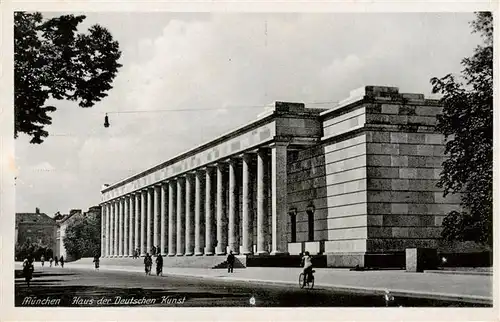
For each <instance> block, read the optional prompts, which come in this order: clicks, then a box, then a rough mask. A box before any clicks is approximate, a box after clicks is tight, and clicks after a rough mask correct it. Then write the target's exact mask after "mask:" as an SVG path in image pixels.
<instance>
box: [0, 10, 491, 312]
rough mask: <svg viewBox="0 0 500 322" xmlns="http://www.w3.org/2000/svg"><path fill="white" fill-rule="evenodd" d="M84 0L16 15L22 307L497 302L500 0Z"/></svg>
mask: <svg viewBox="0 0 500 322" xmlns="http://www.w3.org/2000/svg"><path fill="white" fill-rule="evenodd" d="M64 8H66V9H61V10H54V7H52V9H50V10H38V9H37V10H32V9H36V8H34V7H30V9H29V10H25V9H23V8H22V7H20V8H16V7H15V6H13V8H12V9H13V10H12V11H10V12H9V13H3V14H2V15H3V16H4V17H5V16H7V15H9V16H10V18H9V20H8V21H10V23H12V28H11V31H12V34H10V35H9V37H11V38H10V40H9V41H8V42H7V45H8V44H9V43H11V44H12V64H11V65H3V67H4V70H6V69H8V68H10V69H12V68H13V70H12V71H10V72H9V73H7V74H6V75H11V76H12V85H13V87H12V88H11V89H10V90H11V91H10V92H8V93H9V96H10V98H9V100H10V102H11V103H12V106H5V105H4V108H3V112H2V114H3V115H5V114H4V113H6V112H5V111H6V110H8V113H11V114H13V115H12V118H11V119H10V120H11V121H10V122H11V124H12V125H11V127H10V128H12V130H13V133H11V132H9V133H7V134H5V133H2V142H4V143H3V145H2V146H3V148H2V149H4V148H5V147H7V144H6V143H5V142H7V140H9V141H12V142H13V143H12V146H13V150H12V153H14V154H13V155H11V154H10V150H9V151H7V150H4V151H2V154H4V153H5V154H4V156H2V159H3V160H2V176H4V178H3V179H2V181H3V190H2V198H4V196H6V193H5V195H4V191H6V190H5V189H7V188H5V187H7V183H6V182H7V181H5V180H6V178H7V177H8V178H12V183H13V187H11V188H12V189H13V194H12V195H13V196H14V198H13V207H12V209H10V208H9V209H7V208H6V204H7V203H5V204H4V206H3V207H2V217H4V218H3V219H5V217H8V218H9V219H5V222H6V223H7V225H8V227H5V226H6V225H4V224H3V223H4V221H3V222H2V226H4V227H3V228H4V229H5V230H9V236H10V235H12V236H13V241H12V243H11V242H10V239H9V240H6V241H5V242H3V244H2V246H1V247H2V248H4V249H5V248H9V250H5V251H6V252H8V253H9V257H8V259H7V261H8V263H9V264H8V265H7V266H6V267H7V268H9V272H8V273H7V274H4V276H10V281H9V283H12V290H13V294H8V296H9V297H10V298H12V302H13V305H14V309H25V308H36V309H42V308H43V309H44V310H46V311H47V310H48V308H52V313H53V314H54V315H57V314H58V313H57V312H58V311H59V309H60V308H80V309H83V310H82V312H86V311H90V310H91V309H96V308H98V309H99V310H100V309H102V310H106V309H117V310H118V312H119V311H120V310H122V309H126V308H141V309H144V310H146V311H147V310H148V309H150V308H157V309H158V308H162V309H163V308H171V309H173V310H174V311H169V312H177V311H183V310H189V309H193V308H214V307H217V308H220V309H223V308H241V309H246V310H248V309H251V308H255V309H260V308H286V309H288V310H287V311H288V312H289V313H290V314H292V315H293V310H294V309H295V308H297V309H300V308H319V307H321V308H336V309H338V308H372V309H373V308H377V309H380V310H382V311H381V312H384V311H383V310H391V309H398V310H406V309H408V308H475V309H477V310H478V312H479V311H480V310H483V309H488V310H490V311H489V312H493V311H494V305H493V302H494V300H493V298H494V283H493V282H494V279H493V276H494V269H493V267H494V265H493V260H494V257H493V253H494V251H493V247H494V238H493V173H494V168H493V158H494V156H493V120H494V117H493V92H494V82H493V79H494V77H493V70H494V68H493V67H494V56H493V47H494V27H495V26H496V25H497V23H496V19H497V18H498V17H497V16H496V12H495V10H496V6H491V7H485V8H486V10H482V9H481V10H473V9H471V10H465V11H464V10H457V11H442V10H441V11H434V12H432V11H420V12H418V11H417V12H414V11H408V12H406V11H399V12H393V11H368V10H367V11H366V12H362V11H359V10H357V11H309V12H308V11H294V10H290V11H286V10H285V11H276V10H267V11H265V10H262V11H260V10H256V11H247V10H227V11H225V10H220V9H219V10H210V9H209V10H201V11H193V10H137V11H134V10H129V11H121V10H119V11H117V10H104V9H103V10H96V9H95V8H89V9H88V10H81V7H78V8H75V9H76V10H67V8H71V7H70V6H66V7H64ZM488 8H489V9H488ZM495 32H496V31H495ZM4 34H5V33H4ZM4 41H5V39H4ZM2 95H3V94H2ZM4 121H5V120H2V122H4ZM7 154H8V155H7ZM9 180H10V179H9ZM8 182H10V181H8ZM4 200H7V199H6V198H5V199H4ZM14 217H15V220H14ZM13 225H15V226H13ZM14 229H15V231H14ZM2 252H4V250H2ZM4 258H6V257H4ZM495 260H496V259H495ZM10 268H12V269H10ZM4 269H5V268H4ZM56 308H57V309H56ZM84 308H87V310H84ZM99 310H96V311H99ZM496 310H498V308H496ZM138 312H140V311H138ZM235 312H237V311H235ZM311 312H314V311H311ZM495 312H497V313H496V314H498V311H495ZM261 313H262V312H261ZM264 316H265V314H264ZM19 318H20V319H22V316H18V319H19ZM53 318H56V317H53ZM205 318H208V317H205ZM211 318H213V319H216V315H214V316H212V317H211ZM239 318H243V319H244V318H245V317H244V316H240V317H239ZM310 318H311V319H314V316H310ZM372 318H373V319H375V318H376V317H374V316H372ZM380 318H381V317H380Z"/></svg>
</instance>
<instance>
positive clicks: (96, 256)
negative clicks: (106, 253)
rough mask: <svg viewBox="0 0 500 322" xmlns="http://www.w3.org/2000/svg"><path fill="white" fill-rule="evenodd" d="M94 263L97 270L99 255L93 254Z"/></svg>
mask: <svg viewBox="0 0 500 322" xmlns="http://www.w3.org/2000/svg"><path fill="white" fill-rule="evenodd" d="M94 265H95V270H96V271H98V270H99V256H98V255H95V256H94Z"/></svg>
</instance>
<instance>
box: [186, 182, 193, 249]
mask: <svg viewBox="0 0 500 322" xmlns="http://www.w3.org/2000/svg"><path fill="white" fill-rule="evenodd" d="M193 194H194V185H193V176H192V175H191V174H187V175H186V223H185V225H186V236H185V238H186V251H185V254H184V255H186V256H192V255H193V253H194V240H193V238H194V235H193V232H194V213H193V211H194V203H193Z"/></svg>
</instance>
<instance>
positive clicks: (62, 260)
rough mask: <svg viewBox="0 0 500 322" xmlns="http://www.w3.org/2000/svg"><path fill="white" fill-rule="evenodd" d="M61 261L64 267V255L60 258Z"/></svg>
mask: <svg viewBox="0 0 500 322" xmlns="http://www.w3.org/2000/svg"><path fill="white" fill-rule="evenodd" d="M59 262H60V263H61V267H64V257H62V255H61V258H60V259H59Z"/></svg>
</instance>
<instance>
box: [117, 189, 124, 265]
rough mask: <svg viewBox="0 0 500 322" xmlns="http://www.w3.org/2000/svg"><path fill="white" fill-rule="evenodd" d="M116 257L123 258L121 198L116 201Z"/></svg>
mask: <svg viewBox="0 0 500 322" xmlns="http://www.w3.org/2000/svg"><path fill="white" fill-rule="evenodd" d="M118 256H120V257H122V256H123V197H120V198H119V199H118Z"/></svg>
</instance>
